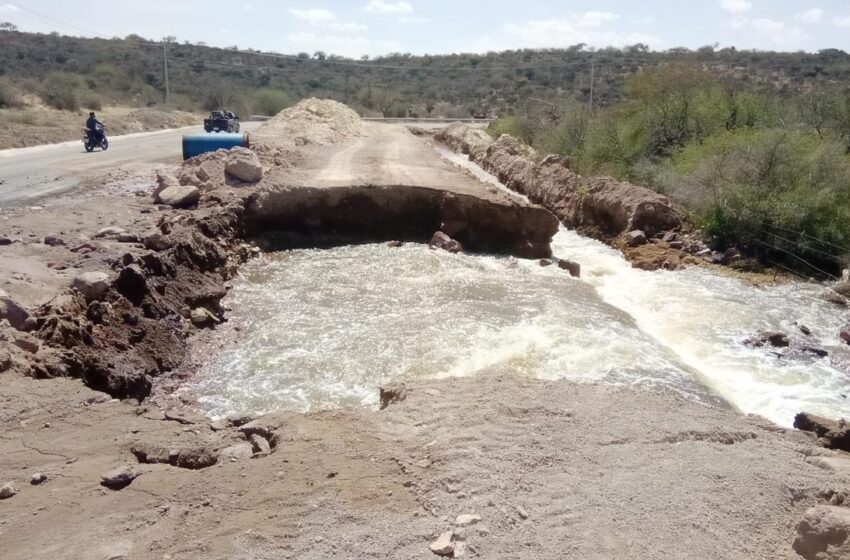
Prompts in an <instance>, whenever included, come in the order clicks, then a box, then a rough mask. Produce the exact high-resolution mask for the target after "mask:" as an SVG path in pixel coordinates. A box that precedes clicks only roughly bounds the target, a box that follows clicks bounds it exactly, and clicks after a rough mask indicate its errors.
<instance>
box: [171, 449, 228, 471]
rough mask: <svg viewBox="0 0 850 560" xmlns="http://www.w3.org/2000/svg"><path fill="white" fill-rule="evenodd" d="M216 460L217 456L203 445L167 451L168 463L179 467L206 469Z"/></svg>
mask: <svg viewBox="0 0 850 560" xmlns="http://www.w3.org/2000/svg"><path fill="white" fill-rule="evenodd" d="M217 462H218V456H217V455H216V454H215V453H213V452H212V451H210V450H209V449H207V448H205V447H201V448H198V449H179V450H171V451H170V452H169V453H168V464H169V465H172V466H175V467H179V468H181V469H191V470H200V469H206V468H208V467H211V466H213V465H215V464H216V463H217Z"/></svg>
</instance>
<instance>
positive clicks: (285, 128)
mask: <svg viewBox="0 0 850 560" xmlns="http://www.w3.org/2000/svg"><path fill="white" fill-rule="evenodd" d="M362 125H363V123H362V121H361V120H360V116H359V115H358V114H357V113H356V112H355V111H354V110H352V109H350V108H349V107H347V106H345V105H343V104H342V103H339V102H338V101H333V100H330V99H315V98H311V99H305V100H303V101H300V102H299V103H297V104H296V105H294V106H292V107H290V108H289V109H285V110H283V111H281V112H280V113H278V114H277V115H276V116H275V117H273V118H272V119H271V120H269V121H267V122H266V123H264V124H263V125H262V126H261V127H260V128H258V129H257V131H256V133H255V134H254V139H255V141H257V142H263V143H271V144H292V145H296V146H305V145H307V144H319V145H328V144H337V143H339V142H343V141H345V140H348V139H350V138H355V137H357V136H359V135H360V131H361V127H362Z"/></svg>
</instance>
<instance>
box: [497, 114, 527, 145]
mask: <svg viewBox="0 0 850 560" xmlns="http://www.w3.org/2000/svg"><path fill="white" fill-rule="evenodd" d="M487 132H488V133H489V134H490V135H491V136H492V137H493V138H498V137H499V136H501V135H502V134H510V135H511V136H513V137H514V138H517V139H518V140H522V141H523V142H525V143H526V144H533V143H534V135H535V130H534V126H533V125H532V123H531V121H530V120H529V119H528V118H526V117H521V116H514V115H512V116H508V117H502V118H501V119H498V120H495V121H493V122H492V123H491V124H490V126H489V127H488V128H487Z"/></svg>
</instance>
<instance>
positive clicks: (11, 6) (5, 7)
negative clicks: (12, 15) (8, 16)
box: [0, 4, 21, 13]
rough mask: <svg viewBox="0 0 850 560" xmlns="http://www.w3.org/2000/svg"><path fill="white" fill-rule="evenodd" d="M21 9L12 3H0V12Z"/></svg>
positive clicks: (18, 10)
mask: <svg viewBox="0 0 850 560" xmlns="http://www.w3.org/2000/svg"><path fill="white" fill-rule="evenodd" d="M20 11H21V9H20V8H19V7H17V6H15V5H14V4H2V5H0V13H2V12H20Z"/></svg>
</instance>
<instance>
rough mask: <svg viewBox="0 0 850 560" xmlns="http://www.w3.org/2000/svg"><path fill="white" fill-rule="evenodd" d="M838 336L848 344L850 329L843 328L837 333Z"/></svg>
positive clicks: (849, 341) (849, 342)
mask: <svg viewBox="0 0 850 560" xmlns="http://www.w3.org/2000/svg"><path fill="white" fill-rule="evenodd" d="M838 337H839V338H840V339H841V340H843V341H844V342H846V343H847V344H850V329H844V330H843V331H841V332H840V333H839V334H838Z"/></svg>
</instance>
